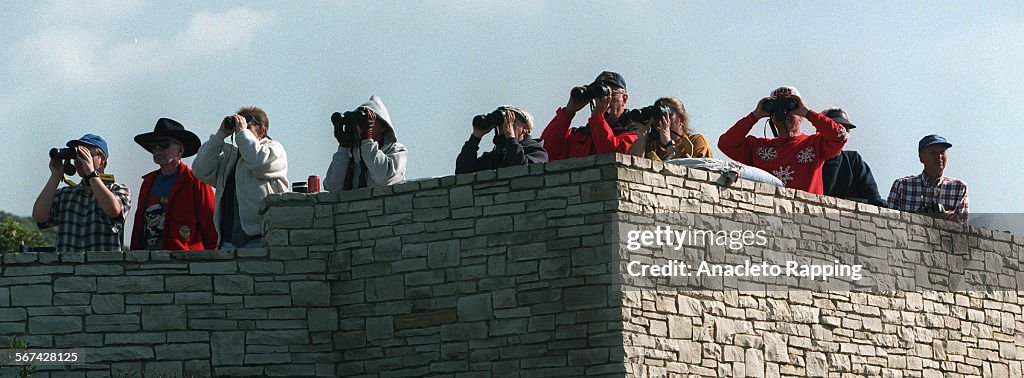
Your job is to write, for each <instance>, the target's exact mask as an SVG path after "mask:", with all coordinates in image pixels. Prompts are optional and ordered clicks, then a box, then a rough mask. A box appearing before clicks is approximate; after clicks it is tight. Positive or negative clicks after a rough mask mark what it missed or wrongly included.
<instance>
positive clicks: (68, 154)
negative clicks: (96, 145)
mask: <svg viewBox="0 0 1024 378" xmlns="http://www.w3.org/2000/svg"><path fill="white" fill-rule="evenodd" d="M76 158H78V149H76V148H74V147H64V148H51V149H50V159H52V160H60V161H63V162H64V174H65V175H68V176H71V175H74V174H75V163H73V161H74V160H75V159H76Z"/></svg>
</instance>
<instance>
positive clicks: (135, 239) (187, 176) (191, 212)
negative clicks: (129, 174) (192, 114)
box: [131, 163, 217, 251]
mask: <svg viewBox="0 0 1024 378" xmlns="http://www.w3.org/2000/svg"><path fill="white" fill-rule="evenodd" d="M158 174H160V170H159V169H158V170H155V171H153V172H150V173H149V174H147V175H145V176H142V190H140V191H139V204H140V205H139V207H138V208H136V209H135V228H134V229H133V230H132V240H131V249H132V250H144V249H146V243H145V240H144V239H145V228H146V223H145V222H146V221H145V214H144V212H145V209H143V205H142V203H143V202H144V201H145V198H146V197H149V190H150V188H151V187H152V186H153V180H154V179H155V178H156V175H158ZM167 204H168V205H167V211H166V213H165V215H164V231H163V242H164V249H165V250H169V251H179V250H203V249H205V250H214V249H217V229H216V228H215V227H214V225H213V209H214V204H215V201H214V196H213V188H211V187H210V186H209V185H207V184H205V183H203V182H202V181H199V179H198V178H196V176H195V175H193V174H192V169H189V167H188V166H187V165H185V164H184V163H182V164H181V165H180V168H179V170H178V179H177V180H175V181H174V186H173V187H171V194H170V196H168V198H167Z"/></svg>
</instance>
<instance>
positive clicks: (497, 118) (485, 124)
mask: <svg viewBox="0 0 1024 378" xmlns="http://www.w3.org/2000/svg"><path fill="white" fill-rule="evenodd" d="M503 122H505V109H501V108H498V109H495V110H494V111H493V112H490V113H488V114H480V115H477V116H475V117H473V128H474V129H480V130H484V129H490V128H492V127H496V126H498V125H501V124H502V123H503Z"/></svg>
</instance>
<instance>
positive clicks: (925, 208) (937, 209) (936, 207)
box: [915, 202, 946, 214]
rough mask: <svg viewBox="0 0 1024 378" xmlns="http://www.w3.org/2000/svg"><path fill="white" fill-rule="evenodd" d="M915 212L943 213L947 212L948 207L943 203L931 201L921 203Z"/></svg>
mask: <svg viewBox="0 0 1024 378" xmlns="http://www.w3.org/2000/svg"><path fill="white" fill-rule="evenodd" d="M915 212H916V213H918V214H942V213H945V212H946V207H945V206H942V204H941V203H936V202H931V203H925V204H924V205H921V207H919V208H918V209H917V211H915Z"/></svg>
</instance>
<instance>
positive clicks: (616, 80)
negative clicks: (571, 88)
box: [594, 71, 626, 90]
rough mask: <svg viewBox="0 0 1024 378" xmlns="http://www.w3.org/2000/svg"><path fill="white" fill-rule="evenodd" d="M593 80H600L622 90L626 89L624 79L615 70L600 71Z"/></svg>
mask: <svg viewBox="0 0 1024 378" xmlns="http://www.w3.org/2000/svg"><path fill="white" fill-rule="evenodd" d="M594 81H595V82H597V81H600V82H602V83H604V84H605V85H614V86H616V87H619V88H622V90H626V79H623V78H622V75H619V74H618V73H617V72H612V71H604V72H601V74H600V75H597V79H594Z"/></svg>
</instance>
